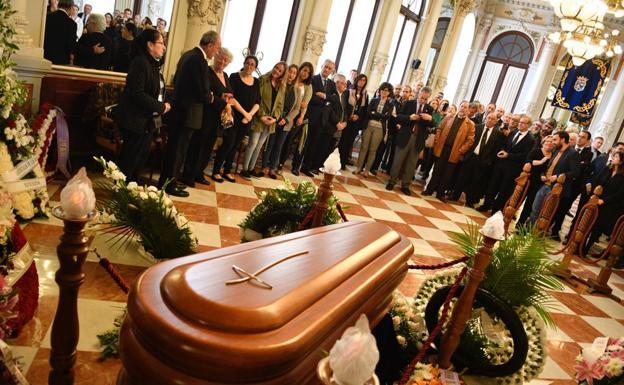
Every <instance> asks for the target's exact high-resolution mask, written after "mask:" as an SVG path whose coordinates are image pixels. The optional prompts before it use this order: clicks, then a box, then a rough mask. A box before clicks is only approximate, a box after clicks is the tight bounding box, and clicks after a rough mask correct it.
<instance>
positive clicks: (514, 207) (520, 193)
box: [503, 163, 531, 233]
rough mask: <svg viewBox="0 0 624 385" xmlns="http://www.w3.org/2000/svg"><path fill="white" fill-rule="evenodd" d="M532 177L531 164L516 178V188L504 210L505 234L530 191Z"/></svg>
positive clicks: (526, 165)
mask: <svg viewBox="0 0 624 385" xmlns="http://www.w3.org/2000/svg"><path fill="white" fill-rule="evenodd" d="M530 176H531V163H525V164H524V166H523V167H522V172H521V173H520V175H519V176H518V177H517V178H516V187H515V188H514V191H513V192H512V193H511V196H510V197H509V199H507V202H506V203H505V207H504V208H503V218H504V220H505V233H507V232H508V230H509V225H510V224H511V222H512V221H513V220H514V217H515V216H516V212H517V211H518V209H519V208H520V205H521V204H522V201H523V200H524V197H525V196H526V192H527V190H528V189H529V177H530Z"/></svg>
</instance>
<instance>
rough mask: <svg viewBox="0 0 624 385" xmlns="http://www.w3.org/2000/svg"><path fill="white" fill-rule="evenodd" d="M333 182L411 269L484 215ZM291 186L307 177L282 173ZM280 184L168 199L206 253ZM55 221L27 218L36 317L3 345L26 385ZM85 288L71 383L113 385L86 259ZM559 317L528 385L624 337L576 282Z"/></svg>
mask: <svg viewBox="0 0 624 385" xmlns="http://www.w3.org/2000/svg"><path fill="white" fill-rule="evenodd" d="M343 173H344V175H343V176H338V177H337V178H336V181H335V183H334V190H335V194H336V196H337V197H338V199H339V200H340V201H341V202H342V203H343V206H344V207H345V213H346V215H347V217H348V218H349V219H350V220H363V221H378V222H383V223H385V224H387V225H388V226H389V227H391V228H393V229H395V230H396V231H398V232H400V233H401V234H403V235H405V236H406V237H408V238H409V239H410V241H411V242H412V243H413V244H414V250H415V252H414V256H413V261H414V262H415V263H421V264H422V263H440V262H443V261H445V260H447V259H448V258H450V257H453V256H457V255H459V253H458V252H457V251H456V250H455V248H454V247H453V244H452V243H451V241H450V240H449V237H448V235H449V233H451V232H454V231H460V230H461V228H464V227H466V226H467V223H468V221H474V222H476V223H479V224H483V223H484V221H485V217H484V216H483V215H481V214H480V213H478V212H477V211H474V210H472V209H470V208H466V207H463V206H461V205H455V204H445V203H442V202H440V201H438V200H437V199H435V198H431V197H423V196H421V195H420V194H419V193H420V191H421V190H422V188H421V187H419V186H418V185H413V186H412V192H413V194H412V196H406V195H404V194H402V193H400V192H399V191H398V188H397V189H395V191H393V192H389V191H386V190H385V182H386V180H387V176H386V175H383V174H380V175H379V176H378V177H369V178H366V179H365V178H362V177H358V176H355V175H353V174H352V173H351V172H350V171H345V172H343ZM284 177H286V178H287V179H289V180H290V181H291V182H293V183H298V182H301V181H306V180H307V181H309V180H313V182H314V183H316V184H317V185H318V184H319V183H320V181H321V179H320V177H316V178H314V179H311V178H308V177H305V176H299V177H297V176H294V175H292V174H290V173H287V172H286V173H285V174H284ZM280 184H282V182H281V181H276V180H271V179H269V178H261V179H254V180H252V181H246V180H243V179H242V178H239V177H238V176H237V183H228V182H225V183H222V184H215V183H213V184H212V185H210V186H203V185H199V186H198V188H191V189H189V190H188V191H189V192H190V196H189V197H188V198H173V199H174V200H175V203H176V206H177V208H178V209H179V210H180V211H182V212H184V214H185V215H186V216H187V217H188V218H189V220H190V221H191V226H192V229H193V231H194V232H195V234H196V236H197V238H198V239H199V245H200V246H199V250H200V251H207V250H213V249H215V248H219V247H227V246H230V245H234V244H237V243H239V230H238V227H237V224H238V223H240V222H241V220H242V219H243V218H244V217H245V215H246V214H247V212H248V211H249V210H250V209H251V208H252V207H253V206H254V205H255V204H256V203H257V198H256V194H257V193H259V192H261V191H263V190H266V189H269V188H274V187H276V186H278V185H280ZM60 187H61V185H60V184H54V183H52V184H50V185H49V191H50V197H51V200H52V204H53V205H54V204H55V203H57V202H58V200H59V193H60ZM61 226H62V223H61V222H60V221H59V220H56V219H53V218H52V219H48V220H36V221H33V222H31V223H29V224H28V225H26V227H25V229H24V231H25V233H26V236H27V238H28V240H29V242H30V244H31V245H32V247H33V249H34V250H35V252H36V264H37V268H38V271H39V279H40V298H39V303H40V305H39V309H38V310H37V313H36V315H35V318H34V319H33V320H32V321H31V322H30V323H29V324H28V325H27V326H26V328H25V329H24V331H23V332H22V334H21V335H20V336H19V337H18V338H17V339H14V340H11V341H9V342H10V343H11V344H12V345H13V347H14V349H15V351H16V353H17V355H18V356H21V361H22V363H23V364H24V367H23V368H24V371H25V372H26V376H27V378H28V379H29V381H30V382H31V384H34V385H39V384H46V383H47V375H48V371H49V365H48V358H49V353H50V331H51V327H50V326H51V324H52V319H53V316H54V311H55V309H56V304H57V295H58V289H57V286H56V283H55V282H54V273H55V271H56V270H57V269H58V262H57V260H56V252H55V248H56V246H57V244H58V241H59V236H60V235H61V233H62V227H61ZM94 246H95V247H97V248H98V251H99V252H100V253H101V254H102V255H104V256H106V257H107V258H109V259H110V260H111V261H112V262H113V263H114V264H115V265H116V267H117V269H118V270H119V272H120V273H121V274H122V276H123V277H125V278H126V280H127V281H129V282H132V281H133V280H134V279H136V278H137V277H138V276H139V275H140V274H141V273H142V272H143V271H144V270H145V268H146V267H147V266H149V265H150V262H149V261H148V260H146V259H145V258H143V257H141V255H140V254H139V253H138V251H137V250H136V248H133V247H130V248H129V249H127V250H124V252H117V251H115V250H112V249H111V248H110V246H109V244H107V243H106V239H104V238H102V237H97V238H96V240H95V244H94ZM572 268H573V270H574V272H575V273H576V274H577V275H579V276H582V277H584V278H587V277H596V276H597V273H598V271H599V269H600V267H599V266H588V265H585V264H583V263H582V261H575V263H573V265H572ZM84 270H85V272H86V280H85V283H84V285H83V286H82V288H81V289H80V297H79V300H78V312H79V317H80V326H81V329H80V342H79V344H78V350H79V353H78V365H77V368H76V376H77V379H76V384H87V383H88V384H89V385H101V384H114V383H115V378H116V375H117V371H118V369H119V366H120V362H119V361H118V360H107V361H105V362H98V361H97V357H98V344H97V338H96V335H97V334H98V333H101V332H103V331H105V330H108V329H110V328H111V326H112V323H113V319H114V318H115V317H116V316H117V315H118V314H119V313H120V311H121V309H122V308H123V307H124V301H125V295H124V294H123V293H122V292H121V291H120V290H119V289H118V288H117V287H116V286H114V284H113V282H112V281H111V280H110V278H109V277H108V276H107V275H106V272H105V271H104V270H103V269H101V268H100V267H99V266H98V264H97V259H96V258H95V256H94V255H89V257H88V259H87V262H86V264H85V267H84ZM427 274H430V273H428V272H423V271H411V272H410V273H409V274H408V276H407V278H406V279H405V281H404V282H403V283H402V284H401V287H400V289H401V290H402V291H403V292H404V293H405V294H407V295H413V294H414V293H415V292H416V290H417V289H418V287H419V285H420V284H421V282H422V281H423V280H424V279H425V277H426V276H427ZM610 283H611V286H612V287H613V289H614V294H615V296H617V297H619V298H624V273H623V272H616V273H615V274H614V275H613V276H612V278H611V281H610ZM553 295H554V298H555V300H556V302H557V303H558V304H559V308H558V310H556V311H555V312H554V314H553V318H554V319H555V321H556V323H557V326H558V329H556V330H554V329H553V330H548V340H549V341H548V359H547V360H548V361H547V364H546V367H545V369H544V371H543V373H542V374H541V376H540V379H539V380H535V381H532V382H531V385H568V384H570V385H571V384H574V383H575V382H574V381H572V376H573V375H574V369H573V365H574V358H575V357H576V355H577V354H578V353H579V350H580V348H581V347H582V346H585V345H588V344H590V343H591V342H592V341H593V340H594V338H595V337H597V336H603V335H606V336H624V307H623V306H621V305H620V304H619V303H618V302H616V301H615V300H613V299H610V298H607V297H604V296H601V295H594V294H588V293H587V291H586V287H585V286H584V285H582V284H580V283H577V284H567V285H566V287H565V289H564V290H563V291H561V292H554V293H553Z"/></svg>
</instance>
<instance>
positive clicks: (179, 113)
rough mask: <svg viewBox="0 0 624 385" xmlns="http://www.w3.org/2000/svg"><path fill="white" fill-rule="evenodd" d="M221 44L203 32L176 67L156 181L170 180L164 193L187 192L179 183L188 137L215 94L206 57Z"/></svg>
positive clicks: (182, 194) (201, 123) (216, 36)
mask: <svg viewBox="0 0 624 385" xmlns="http://www.w3.org/2000/svg"><path fill="white" fill-rule="evenodd" d="M220 47H221V38H220V37H219V34H218V33H217V32H215V31H209V32H206V33H204V34H203V35H202V37H201V40H200V41H199V46H197V47H195V48H193V49H191V50H190V51H187V52H185V53H184V54H183V55H182V57H181V58H180V61H179V62H178V66H177V68H176V72H175V77H174V79H173V86H174V90H173V107H172V111H171V118H172V121H171V122H170V125H169V130H168V131H169V138H168V141H167V148H166V150H165V156H164V160H163V167H162V170H161V174H160V180H159V181H158V184H159V186H160V187H162V186H163V185H164V184H165V182H166V181H167V180H168V179H170V180H172V183H170V184H169V185H168V186H167V190H166V192H167V193H168V194H171V195H175V196H180V197H187V196H188V195H189V193H188V192H187V191H184V190H183V188H184V186H182V185H181V184H178V179H179V175H180V170H181V168H182V165H183V164H184V160H185V158H186V153H187V150H188V146H189V142H190V140H191V136H192V135H193V132H195V130H200V129H202V127H203V126H204V124H205V122H204V114H205V113H204V110H205V109H206V107H207V106H208V104H210V103H212V101H213V99H214V97H213V95H212V93H211V91H210V81H209V80H208V59H212V57H213V56H214V55H215V53H216V52H217V51H218V50H219V48H220Z"/></svg>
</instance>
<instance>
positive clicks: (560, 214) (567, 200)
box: [552, 192, 580, 235]
mask: <svg viewBox="0 0 624 385" xmlns="http://www.w3.org/2000/svg"><path fill="white" fill-rule="evenodd" d="M579 194H580V192H572V194H570V196H567V197H564V196H563V195H562V196H561V198H560V200H559V206H558V207H557V212H556V213H555V217H554V218H553V225H552V234H553V235H558V234H559V231H561V226H562V225H563V221H565V217H566V214H567V213H568V211H570V208H571V207H572V204H573V203H574V201H575V200H576V198H577V197H578V196H579Z"/></svg>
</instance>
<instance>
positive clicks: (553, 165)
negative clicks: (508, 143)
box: [529, 131, 581, 235]
mask: <svg viewBox="0 0 624 385" xmlns="http://www.w3.org/2000/svg"><path fill="white" fill-rule="evenodd" d="M553 138H554V144H555V147H556V148H557V151H555V152H554V153H553V154H552V157H551V158H550V160H549V161H548V164H547V166H546V172H545V173H544V175H542V178H541V179H542V182H544V185H543V186H542V187H541V188H540V189H539V191H538V192H537V194H536V195H535V200H534V201H533V208H532V210H531V217H530V218H529V223H535V222H536V221H537V219H538V217H539V213H540V210H541V209H542V204H543V203H544V199H545V198H546V196H547V195H548V194H549V193H550V191H551V190H552V187H553V186H554V185H555V182H556V181H557V179H558V177H559V175H562V174H564V175H565V177H566V178H565V182H564V184H563V191H562V192H561V196H562V197H567V196H569V195H570V194H571V193H572V183H574V180H575V179H576V178H577V177H578V176H579V173H580V171H581V162H580V160H579V159H580V158H579V154H578V152H576V150H575V149H574V147H572V146H570V134H568V133H567V132H566V131H559V132H557V133H556V134H554V136H553ZM553 235H556V234H553Z"/></svg>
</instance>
